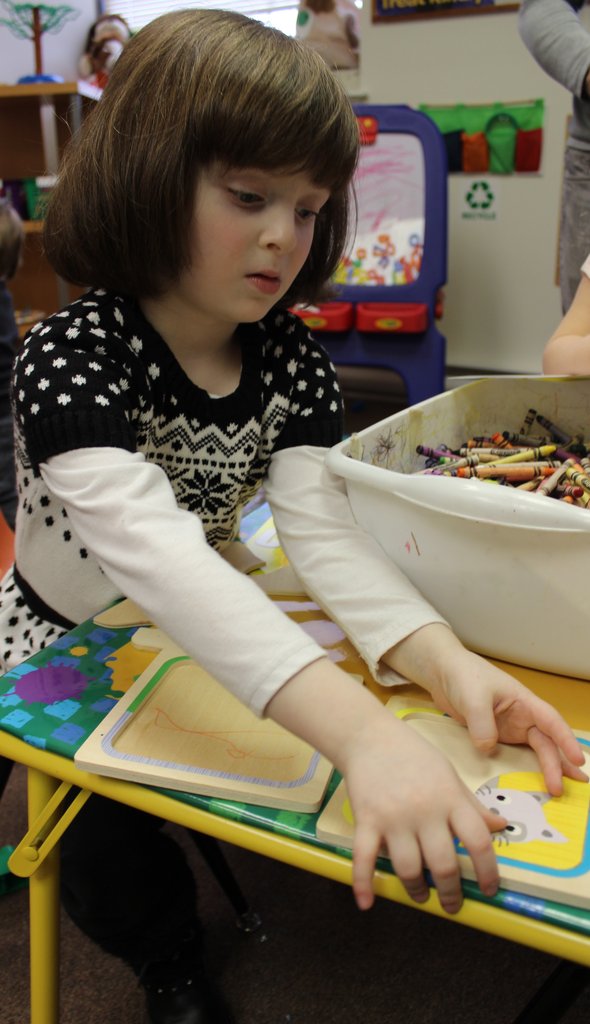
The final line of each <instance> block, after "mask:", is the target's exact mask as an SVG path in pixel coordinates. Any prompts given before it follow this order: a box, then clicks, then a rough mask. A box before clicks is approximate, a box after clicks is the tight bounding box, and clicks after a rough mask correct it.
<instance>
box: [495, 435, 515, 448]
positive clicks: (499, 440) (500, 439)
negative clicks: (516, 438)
mask: <svg viewBox="0 0 590 1024" xmlns="http://www.w3.org/2000/svg"><path fill="white" fill-rule="evenodd" d="M492 441H493V442H494V444H495V445H496V447H497V448H512V445H511V444H510V442H509V441H507V440H506V438H505V437H504V434H498V433H497V434H492Z"/></svg>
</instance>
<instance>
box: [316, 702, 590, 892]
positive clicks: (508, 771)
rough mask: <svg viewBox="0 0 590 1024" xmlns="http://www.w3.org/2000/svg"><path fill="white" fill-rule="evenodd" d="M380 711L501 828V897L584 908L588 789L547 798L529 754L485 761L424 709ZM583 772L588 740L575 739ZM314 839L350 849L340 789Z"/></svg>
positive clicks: (448, 722)
mask: <svg viewBox="0 0 590 1024" xmlns="http://www.w3.org/2000/svg"><path fill="white" fill-rule="evenodd" d="M387 707H388V708H389V709H390V710H391V711H392V713H394V714H396V715H397V717H398V718H401V719H403V720H404V721H406V722H407V723H408V725H409V726H410V727H411V728H413V729H415V730H416V731H417V732H419V733H420V735H421V736H423V737H424V738H425V739H427V740H428V741H429V742H430V743H432V744H433V746H436V747H438V749H439V750H441V751H442V752H443V753H444V754H445V756H446V757H447V758H448V759H449V761H450V762H451V763H452V764H453V765H454V767H455V769H456V771H457V773H458V774H459V775H460V777H461V778H462V779H463V781H464V782H465V784H466V785H467V786H468V788H469V789H471V790H472V792H473V793H475V795H476V796H477V798H478V799H479V800H480V801H481V802H482V803H483V804H484V805H485V806H486V807H487V808H488V809H489V810H491V811H492V812H495V811H497V812H498V813H499V814H501V815H502V817H504V818H506V820H507V822H508V824H507V826H506V828H505V829H503V830H502V831H501V832H498V833H495V835H494V836H493V837H492V838H493V843H494V848H495V851H496V856H497V860H498V866H499V870H500V884H501V885H502V887H503V888H505V889H511V890H513V891H515V892H522V893H527V894H529V895H531V896H535V897H538V898H545V899H550V900H555V901H556V902H558V903H566V904H569V905H570V906H574V907H583V908H590V850H589V847H590V843H589V807H590V785H588V784H586V783H582V782H574V781H572V780H571V779H564V792H563V795H562V796H560V797H552V796H551V795H550V794H549V793H548V792H547V788H546V786H545V783H544V779H543V775H542V773H541V771H540V770H539V764H538V761H537V758H536V756H535V754H534V753H533V751H532V750H530V749H529V748H528V747H524V746H523V747H521V746H510V745H507V744H499V745H498V747H497V749H496V751H495V752H494V753H492V754H483V753H481V752H480V751H477V750H476V749H475V747H474V746H473V744H472V743H471V740H470V738H469V734H468V732H467V729H465V728H464V726H462V725H460V724H459V723H458V722H455V721H454V720H453V719H452V718H449V717H447V716H446V715H442V714H441V713H440V712H438V711H437V710H436V708H434V707H433V705H432V704H428V703H427V702H425V701H416V700H411V701H408V700H405V699H403V698H399V697H392V698H391V699H390V700H389V701H388V702H387ZM576 735H577V738H578V740H579V741H580V743H581V744H582V747H583V749H584V751H585V753H586V764H585V766H584V770H585V771H586V772H588V771H589V769H590V733H584V732H577V733H576ZM316 833H317V837H318V839H320V840H321V841H322V842H326V843H329V844H330V845H334V846H341V847H344V848H350V847H351V846H352V840H353V833H354V820H353V815H352V810H351V807H350V803H349V801H348V796H347V793H346V788H345V785H344V783H341V784H340V785H339V786H338V788H337V789H336V791H335V793H334V794H333V796H332V798H331V799H330V801H329V802H328V804H327V805H326V807H325V809H324V811H323V812H322V814H321V815H320V816H319V818H318V822H317V829H316ZM457 852H458V854H459V858H460V864H461V873H462V875H463V877H464V878H469V879H475V872H474V871H473V865H472V863H471V859H470V857H469V855H468V853H467V851H466V850H465V848H464V847H463V846H462V845H461V844H459V843H458V844H457Z"/></svg>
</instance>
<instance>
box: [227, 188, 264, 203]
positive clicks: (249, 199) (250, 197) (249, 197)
mask: <svg viewBox="0 0 590 1024" xmlns="http://www.w3.org/2000/svg"><path fill="white" fill-rule="evenodd" d="M229 191H230V193H231V195H232V196H233V197H234V199H237V201H238V203H241V204H242V206H254V205H255V204H256V203H262V202H263V201H264V200H263V198H262V196H259V195H258V194H257V193H256V192H242V190H241V189H237V188H230V190H229Z"/></svg>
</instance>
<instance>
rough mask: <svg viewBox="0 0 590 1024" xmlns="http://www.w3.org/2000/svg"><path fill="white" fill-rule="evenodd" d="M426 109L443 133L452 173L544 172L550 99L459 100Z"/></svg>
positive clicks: (424, 107) (423, 110)
mask: <svg viewBox="0 0 590 1024" xmlns="http://www.w3.org/2000/svg"><path fill="white" fill-rule="evenodd" d="M420 110H421V111H422V112H423V113H425V114H427V115H428V117H430V118H431V120H432V121H434V123H435V124H436V126H437V128H438V129H439V131H440V133H441V135H442V137H443V140H444V143H445V147H446V151H447V159H448V169H449V172H450V173H457V172H458V171H459V172H461V171H462V172H463V173H466V174H485V173H489V174H512V173H514V172H515V171H516V172H519V171H520V172H529V173H535V172H537V171H539V169H540V166H541V150H542V144H543V118H544V112H545V103H544V100H542V99H537V100H529V101H528V102H522V103H487V104H467V103H457V104H455V105H454V106H453V105H451V106H444V107H432V106H429V105H427V104H425V103H422V104H420ZM458 137H460V146H461V152H460V154H459V153H458V142H457V139H458Z"/></svg>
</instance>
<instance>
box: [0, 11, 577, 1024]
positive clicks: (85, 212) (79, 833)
mask: <svg viewBox="0 0 590 1024" xmlns="http://www.w3.org/2000/svg"><path fill="white" fill-rule="evenodd" d="M357 140H358V131H357V124H356V120H355V117H354V114H353V112H352V109H351V107H350V104H349V102H348V100H347V98H346V95H345V94H344V92H343V90H342V88H341V87H340V85H339V84H338V82H337V81H336V80H335V78H334V76H333V75H332V74H331V72H330V71H329V69H328V68H327V66H326V64H325V63H324V61H323V60H322V59H321V58H320V57H318V55H317V54H315V53H314V52H313V51H312V50H311V49H309V48H307V47H305V46H304V45H302V44H300V43H298V42H297V41H296V40H293V39H289V38H288V37H286V36H284V35H282V34H281V33H279V32H275V31H273V30H271V29H267V28H264V27H263V26H262V25H260V24H259V23H257V22H255V21H251V20H249V19H247V18H244V17H242V16H239V15H236V14H232V13H228V12H222V11H207V10H199V11H192V12H177V13H172V14H168V15H165V16H163V17H162V18H159V19H157V20H156V21H154V22H152V23H151V24H150V25H148V26H147V27H146V28H145V29H143V30H142V31H141V32H139V33H138V34H137V35H136V36H134V37H133V38H132V39H131V41H130V42H129V43H128V45H127V46H126V47H125V50H124V51H123V53H122V55H121V57H120V59H119V61H118V62H117V64H116V65H115V68H114V70H113V73H112V77H111V79H110V81H109V84H108V86H107V88H106V90H105V93H104V95H103V97H102V99H101V101H100V103H98V104H97V106H96V108H95V110H94V111H93V112H92V114H91V115H90V117H89V118H88V120H87V121H86V123H85V125H84V127H83V129H82V131H81V132H80V134H79V135H78V137H77V139H76V141H75V143H74V144H73V145H72V146H71V147H70V149H69V153H68V154H67V157H66V159H65V160H64V163H63V167H62V172H61V175H60V179H59V182H58V184H57V186H56V188H55V191H54V193H53V200H52V203H51V206H50V210H49V213H48V218H47V223H46V235H45V244H46V250H47V253H48V256H49V258H50V260H51V262H52V264H53V266H54V267H55V269H56V271H57V272H58V273H59V274H61V275H63V276H64V277H66V278H67V279H69V280H71V281H76V282H78V283H80V284H82V285H88V286H91V287H92V290H91V291H89V292H87V293H86V294H85V295H84V296H83V298H82V299H80V300H79V301H78V302H75V303H73V304H72V305H71V306H69V307H67V308H66V309H64V310H62V311H61V312H60V313H57V314H56V315H54V316H51V317H49V318H48V319H47V320H46V321H45V322H44V323H43V324H42V325H41V326H39V327H38V328H37V329H34V330H33V331H32V332H31V333H30V336H29V338H28V340H27V342H26V344H25V347H24V349H23V351H22V354H21V355H20V356H19V359H18V364H17V367H16V377H15V385H14V396H15V405H16V416H17V449H18V476H19V488H20V507H19V511H18V518H17V536H16V565H15V568H14V571H13V572H11V573H10V574H9V575H8V577H7V578H6V579H5V580H4V582H3V586H2V593H1V608H0V637H1V651H2V654H3V658H4V665H5V667H6V668H8V667H9V666H11V665H14V664H16V663H17V662H19V661H20V660H21V659H23V658H25V657H27V656H29V655H30V654H31V653H32V652H33V651H34V650H36V649H37V648H39V647H41V646H43V644H45V643H46V642H48V641H50V640H51V639H52V638H55V637H56V636H57V635H58V634H59V633H60V632H61V631H63V630H66V629H67V628H68V627H70V626H71V625H72V623H76V622H79V621H82V620H84V619H85V618H88V617H90V616H91V615H93V614H94V613H96V612H97V610H99V609H101V608H103V607H104V606H106V605H108V604H109V603H110V602H112V601H113V600H114V599H116V598H118V597H120V596H121V595H123V594H124V595H126V596H128V597H130V598H132V599H133V600H135V601H137V603H138V604H140V605H141V607H142V608H143V609H144V610H145V611H146V612H147V613H148V615H149V616H150V617H151V618H152V619H153V621H154V622H155V623H157V625H158V626H159V627H161V628H162V629H163V630H165V631H166V632H167V633H168V634H169V635H170V636H171V637H172V638H173V639H174V640H175V641H176V642H177V643H178V644H180V645H181V646H182V647H183V648H184V649H185V651H186V652H187V653H189V654H190V655H191V656H192V657H193V658H195V659H196V660H197V661H199V662H200V663H201V664H202V665H203V666H204V667H205V668H206V669H207V670H208V671H209V672H211V673H212V674H213V675H214V676H216V677H217V678H218V679H219V680H220V681H221V682H222V683H223V684H224V685H225V686H227V687H228V689H230V690H231V691H232V692H233V693H235V694H236V695H237V696H238V697H239V698H240V699H241V700H242V701H243V702H244V703H246V704H247V705H249V706H250V707H251V708H253V709H254V710H255V711H256V712H257V713H258V714H260V715H269V716H270V717H272V718H273V719H275V720H276V721H278V722H280V723H281V724H282V725H284V726H285V727H287V728H288V729H290V730H292V731H293V732H294V733H297V734H298V735H299V736H301V737H303V738H304V739H305V740H307V741H308V742H309V743H310V744H312V745H313V746H314V747H315V748H317V749H319V750H321V751H322V752H323V753H324V754H325V756H326V757H327V758H328V759H329V760H330V761H331V762H333V764H334V765H335V766H336V767H337V768H338V769H339V770H340V771H341V772H342V773H343V774H344V776H345V777H346V781H347V785H348V790H349V794H350V799H351V801H352V806H353V809H354V815H355V820H356V839H355V848H354V892H355V896H356V901H357V903H358V906H359V907H360V908H368V907H369V906H370V905H371V903H372V901H373V894H372V886H371V881H372V874H373V870H374V865H375V859H376V856H377V853H378V851H379V848H380V846H381V844H382V842H385V843H386V845H387V848H388V851H389V854H390V856H391V859H392V862H393V865H394V868H395V871H396V873H397V874H398V876H399V877H400V878H401V880H402V881H403V883H404V885H405V886H406V888H407V891H408V893H409V894H410V895H411V896H412V897H413V899H415V900H416V901H417V902H419V903H420V902H423V901H425V900H426V899H427V898H428V896H429V889H428V885H427V881H426V878H425V873H424V871H425V868H428V869H429V870H430V872H431V874H432V878H433V880H434V884H435V886H436V888H437V890H438V894H439V898H440V901H441V904H442V906H443V907H444V908H445V909H446V910H447V911H448V912H450V913H453V912H456V911H457V910H458V909H459V907H460V905H461V882H460V873H459V865H458V859H457V856H456V852H455V845H454V836H458V837H459V838H460V839H461V840H462V842H463V843H464V844H465V846H466V847H467V849H468V850H469V852H470V854H471V857H472V859H473V863H474V865H475V870H476V873H477V878H478V881H479V884H480V886H481V888H482V890H483V891H484V892H485V893H487V894H492V893H494V892H495V891H496V888H497V885H498V870H497V866H496V860H495V856H494V852H493V848H492V842H491V836H490V829H494V828H498V827H501V826H502V824H503V820H502V819H500V820H498V819H495V820H494V819H493V816H492V815H491V814H489V813H488V812H487V811H486V810H484V808H483V807H482V805H481V804H480V803H479V801H478V800H477V799H476V797H475V796H474V795H473V794H472V793H470V792H469V791H468V790H467V788H466V787H465V786H464V785H463V784H462V783H461V782H460V780H459V779H458V777H457V775H456V774H455V772H454V771H453V769H452V767H451V765H450V764H449V763H448V762H447V761H446V759H445V758H444V757H443V756H442V755H441V754H439V753H438V752H437V751H436V750H435V749H434V748H432V747H431V746H430V745H429V744H428V743H427V742H426V741H424V740H423V739H422V738H420V737H419V736H418V734H417V733H415V732H414V731H413V730H412V729H411V728H408V727H407V726H406V725H405V724H403V723H401V722H400V721H398V720H397V719H396V718H395V717H394V716H392V715H391V714H390V713H389V712H388V711H386V710H385V708H384V707H383V705H382V704H381V703H380V702H379V701H378V699H377V698H376V697H375V696H373V695H372V694H371V693H370V691H369V690H368V689H366V688H363V687H360V686H359V685H358V683H356V682H355V681H354V680H353V679H352V678H351V677H350V676H348V675H347V674H346V673H344V672H342V671H341V670H340V669H339V668H338V667H337V666H336V665H334V664H333V663H332V662H331V661H330V660H329V659H327V658H326V657H325V652H324V651H323V650H322V648H320V647H318V646H316V644H315V643H314V642H313V641H312V639H311V638H310V637H308V636H307V635H306V634H305V633H304V632H303V631H302V630H301V629H300V628H299V627H298V626H297V625H296V624H295V623H293V622H291V621H290V620H288V619H287V617H286V616H284V615H283V614H282V613H281V612H280V611H279V610H278V609H277V608H276V607H275V606H274V605H273V604H272V602H270V601H269V600H268V598H267V597H266V596H265V595H264V594H263V593H262V592H261V591H260V590H259V589H258V587H257V586H256V584H255V583H254V582H253V581H252V580H251V579H248V578H247V577H245V576H242V575H240V574H239V573H237V572H236V571H235V570H234V569H232V568H231V567H230V565H229V564H228V563H227V561H225V560H224V558H223V552H224V550H225V548H226V547H227V546H228V545H229V544H230V543H231V541H232V539H233V538H234V537H235V536H236V533H237V530H238V526H239V517H240V511H241V509H242V508H243V507H244V505H245V504H246V502H247V501H248V500H249V499H251V498H252V496H253V495H254V494H255V493H256V491H257V490H258V489H259V488H260V486H261V485H262V484H264V487H265V492H266V495H267V497H268V499H269V502H270V505H271V507H272V510H273V513H274V516H275V518H276V525H277V528H278V531H279V534H280V537H281V541H282V543H283V544H284V547H285V550H286V552H287V554H288V557H289V559H290V561H291V563H292V565H293V566H294V568H295V570H296V572H297V574H298V575H299V576H300V578H301V580H302V581H303V583H304V585H305V587H306V588H307V589H308V591H309V593H310V595H312V596H313V597H314V598H315V599H316V600H317V601H318V602H319V603H320V604H321V605H322V606H323V607H324V608H325V609H326V611H327V612H328V613H329V614H330V615H331V616H332V617H333V618H334V619H335V620H336V621H337V622H339V623H340V624H341V625H342V627H343V629H344V630H345V631H346V632H347V634H348V635H349V636H350V638H351V640H352V641H353V643H354V644H355V645H356V646H357V648H358V650H359V651H360V653H361V654H362V655H363V657H364V658H365V659H366V660H367V662H368V664H369V665H370V667H371V669H372V671H373V673H374V675H375V677H376V678H377V679H379V680H380V681H381V682H384V683H389V684H391V683H394V682H395V681H396V680H398V681H399V675H398V673H399V674H400V675H401V676H403V677H405V678H406V679H411V680H414V681H415V682H417V683H419V684H420V685H422V686H424V687H426V688H427V689H428V690H429V691H430V693H431V694H432V696H433V697H434V699H435V701H436V703H437V705H438V707H439V708H441V709H443V710H444V711H448V712H449V713H451V714H452V715H454V716H455V717H456V718H457V719H458V720H459V721H461V722H463V723H465V724H466V725H467V726H468V728H469V731H470V734H471V737H472V739H473V742H474V743H475V744H476V745H477V746H478V747H480V748H481V749H484V750H488V749H490V748H492V747H493V746H494V744H495V743H496V742H497V740H498V739H501V740H502V741H504V742H509V743H529V744H530V746H531V747H532V748H533V749H534V750H535V751H536V752H537V754H538V756H539V760H540V764H541V767H542V770H543V771H544V774H545V778H546V781H547V785H548V787H549V790H550V791H551V793H553V794H558V793H560V791H561V787H562V775H563V773H565V774H567V775H569V776H571V777H572V778H576V779H580V778H585V776H584V775H583V773H582V772H581V769H580V768H579V767H578V766H579V765H580V764H581V763H582V761H583V758H582V754H581V751H580V749H579V747H578V744H577V743H576V741H575V739H574V737H573V735H572V733H571V732H570V730H569V728H568V727H567V726H566V724H565V723H564V722H563V720H562V719H561V718H560V716H559V715H558V714H557V712H555V711H554V710H553V709H552V708H551V707H549V706H548V705H547V704H545V703H544V702H543V701H541V700H539V699H538V698H536V697H535V696H533V695H532V694H531V693H529V692H528V691H527V690H526V689H525V688H524V687H522V686H521V685H520V684H518V683H517V682H516V681H515V680H514V679H513V678H511V677H510V676H508V675H506V674H505V673H503V672H501V671H500V670H498V669H497V668H494V667H493V666H492V665H490V664H489V663H488V662H487V661H485V660H484V659H482V658H479V657H477V656H476V655H474V654H471V653H470V652H468V651H466V650H465V649H464V648H463V647H462V645H461V644H460V643H459V641H458V640H457V639H456V638H455V636H454V635H453V634H452V632H451V630H450V629H449V628H448V627H447V626H446V624H445V623H444V620H443V619H442V618H441V616H440V615H439V614H438V613H437V612H436V611H435V610H433V609H432V608H431V607H430V606H429V605H428V604H427V603H426V602H425V601H424V600H423V599H422V597H421V596H420V595H419V594H418V593H417V592H416V590H415V589H414V588H413V587H412V586H411V585H410V584H409V582H408V581H407V580H406V579H405V578H404V577H403V575H402V574H401V573H400V572H399V571H398V570H397V568H396V567H395V566H394V565H393V564H392V563H390V562H389V561H388V560H387V558H386V557H385V556H384V554H383V552H382V550H381V549H380V548H379V546H378V545H377V544H376V543H375V542H374V541H373V540H372V538H371V537H369V536H367V535H366V534H365V533H363V532H362V531H361V530H360V529H359V528H358V527H357V526H356V524H355V522H354V519H353V516H352V513H351V510H350V507H349V505H348V502H347V499H346V496H345V493H344V491H343V488H342V487H341V484H340V483H339V482H338V481H337V480H336V479H334V478H333V477H332V476H331V475H330V473H328V472H327V470H326V468H325V466H324V454H325V450H326V448H327V447H329V446H330V445H332V444H333V443H335V442H336V441H337V440H338V439H339V438H340V436H341V431H342V406H341V400H340V394H339V390H338V385H337V382H336V376H335V372H334V369H333V367H332V366H331V364H330V362H329V360H328V357H327V356H326V353H325V352H324V351H323V349H322V348H321V347H320V345H318V344H317V343H316V342H315V341H314V340H313V339H312V338H311V337H310V336H309V333H308V331H307V329H306V328H305V326H304V325H303V323H302V321H301V320H299V319H298V318H297V317H295V316H293V315H291V314H290V313H288V312H287V307H288V306H290V305H291V304H292V303H293V302H295V301H308V302H311V301H313V300H314V299H316V298H317V296H318V292H319V290H320V288H321V287H322V285H323V284H324V282H325V281H326V280H327V279H328V278H329V277H330V276H331V275H332V273H333V272H334V269H335V267H336V265H337V263H338V260H339V258H340V255H341V253H342V249H343V245H344V242H345V238H346V233H347V225H348V202H349V186H350V181H351V177H352V174H353V171H354V168H355V163H356V159H357ZM160 824H161V823H160V822H157V821H155V820H153V819H151V818H150V817H148V816H146V815H143V814H139V813H138V812H135V811H133V810H130V809H129V808H126V807H124V806H119V805H117V804H115V803H114V802H113V803H111V802H109V801H104V800H100V799H99V798H98V797H96V796H94V797H93V798H92V800H90V801H88V803H87V804H86V805H85V807H84V809H83V810H82V811H81V812H80V814H79V815H78V816H77V818H76V819H75V821H74V822H73V823H72V825H71V826H70V828H68V830H67V832H66V834H65V836H64V839H63V842H62V866H63V868H62V877H63V894H64V902H65V906H66V908H67V910H68V912H69V913H70V915H71V916H72V918H73V919H74V920H75V921H76V922H77V923H78V925H79V926H80V928H82V929H83V931H84V932H85V933H86V934H88V935H90V936H91V937H93V938H94V939H95V940H96V941H97V942H98V943H100V945H101V946H102V947H103V948H104V949H106V950H108V951H110V952H111V953H114V954H115V955H117V956H120V957H122V958H124V959H125V960H126V961H127V962H128V963H129V964H130V965H131V966H132V967H133V969H134V970H135V971H136V972H137V974H138V975H139V976H140V978H141V980H142V982H143V984H144V985H145V988H146V992H147V1004H148V1012H149V1015H150V1020H151V1021H152V1022H169V1024H170V1022H173V1021H174V1022H176V1024H179V1022H181V1024H182V1022H185V1024H189V1022H193V1024H195V1022H197V1021H198V1022H201V1024H204V1022H209V1024H211V1022H213V1021H215V1022H222V1021H226V1020H230V1019H231V1017H230V1011H229V1010H227V1009H223V1008H222V1004H221V997H219V996H218V995H217V994H216V993H215V991H214V990H213V987H212V984H211V982H210V981H209V980H208V979H207V978H206V975H205V973H204V971H203V969H202V965H201V960H200V945H201V938H200V934H199V926H198V920H197V917H196V911H195V894H194V883H193V878H192V875H191V873H190V872H189V870H188V868H187V866H186V864H185V863H184V861H183V860H182V857H181V854H180V852H179V850H178V848H177V847H176V845H175V844H173V843H172V842H171V840H170V839H169V838H168V837H167V836H165V835H163V834H162V832H161V830H160V828H159V826H160ZM113 848H116V849H117V851H118V853H117V871H116V872H115V873H114V876H113V873H112V872H111V873H109V879H108V884H106V883H105V881H104V865H105V863H108V859H109V858H108V853H107V851H110V850H112V849H113ZM101 879H102V882H101ZM146 893H149V896H148V897H146V895H145V894H146Z"/></svg>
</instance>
